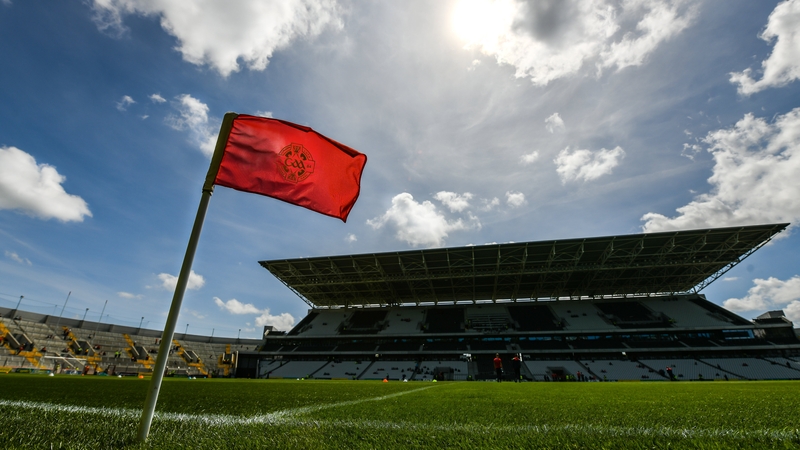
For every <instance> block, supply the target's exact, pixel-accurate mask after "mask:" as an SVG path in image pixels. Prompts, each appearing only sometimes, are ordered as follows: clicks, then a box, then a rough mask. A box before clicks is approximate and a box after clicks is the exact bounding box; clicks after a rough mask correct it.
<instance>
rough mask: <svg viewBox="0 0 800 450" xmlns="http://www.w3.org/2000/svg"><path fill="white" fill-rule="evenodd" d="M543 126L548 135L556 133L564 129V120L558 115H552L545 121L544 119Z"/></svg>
mask: <svg viewBox="0 0 800 450" xmlns="http://www.w3.org/2000/svg"><path fill="white" fill-rule="evenodd" d="M544 126H545V128H547V131H549V132H550V133H555V132H556V131H564V129H565V128H566V127H565V126H564V119H562V118H561V116H559V115H558V113H553V114H552V115H551V116H550V117H548V118H547V119H544Z"/></svg>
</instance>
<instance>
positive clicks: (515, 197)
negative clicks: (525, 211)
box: [506, 191, 525, 208]
mask: <svg viewBox="0 0 800 450" xmlns="http://www.w3.org/2000/svg"><path fill="white" fill-rule="evenodd" d="M506 203H508V205H509V206H511V207H512V208H519V207H520V206H522V205H524V204H525V194H523V193H522V192H512V191H508V192H506Z"/></svg>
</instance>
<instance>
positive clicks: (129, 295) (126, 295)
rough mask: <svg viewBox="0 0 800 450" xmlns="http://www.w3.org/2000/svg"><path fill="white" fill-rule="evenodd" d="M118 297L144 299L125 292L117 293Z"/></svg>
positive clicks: (138, 295) (140, 295) (139, 295)
mask: <svg viewBox="0 0 800 450" xmlns="http://www.w3.org/2000/svg"><path fill="white" fill-rule="evenodd" d="M173 289H174V288H173ZM117 295H118V296H119V297H120V298H124V299H129V300H130V299H134V298H142V297H143V295H142V294H131V293H130V292H124V291H120V292H117Z"/></svg>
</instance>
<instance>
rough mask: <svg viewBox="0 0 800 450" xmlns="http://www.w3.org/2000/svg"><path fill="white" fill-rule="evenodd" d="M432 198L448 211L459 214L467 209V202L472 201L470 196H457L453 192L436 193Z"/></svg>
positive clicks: (468, 194) (466, 194)
mask: <svg viewBox="0 0 800 450" xmlns="http://www.w3.org/2000/svg"><path fill="white" fill-rule="evenodd" d="M433 198H435V199H436V200H439V201H440V202H442V204H443V205H444V206H447V208H448V209H449V210H450V211H452V212H461V211H463V210H465V209H467V208H469V201H470V200H471V199H472V194H470V193H469V192H465V193H463V194H460V195H459V194H456V193H455V192H448V191H440V192H437V193H436V194H435V195H434V196H433Z"/></svg>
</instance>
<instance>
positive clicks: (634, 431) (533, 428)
mask: <svg viewBox="0 0 800 450" xmlns="http://www.w3.org/2000/svg"><path fill="white" fill-rule="evenodd" d="M431 387H433V386H426V387H423V388H419V389H414V390H410V391H404V392H398V393H394V394H389V395H383V396H379V397H371V398H365V399H358V400H349V401H344V402H337V403H327V404H320V405H312V406H306V407H300V408H292V409H286V410H281V411H276V412H273V413H269V414H262V415H256V416H249V417H247V416H245V417H242V416H234V415H225V414H185V413H169V412H159V413H156V417H155V419H156V420H157V421H169V422H189V423H197V424H202V425H206V426H216V427H228V426H242V425H270V426H289V427H297V428H304V427H305V428H319V427H334V428H349V429H360V430H399V431H407V432H425V433H430V432H457V433H469V434H486V435H496V434H497V433H526V434H543V435H546V434H563V433H569V434H571V435H585V436H608V437H613V438H625V437H631V438H635V437H654V438H670V439H676V438H682V439H702V438H723V439H734V440H745V439H766V440H772V441H795V442H796V441H798V440H800V429H797V428H795V429H784V430H777V429H763V430H735V429H725V428H717V429H704V428H672V427H620V426H606V425H592V424H560V425H508V426H491V425H490V426H487V425H481V424H475V423H469V424H458V423H453V424H430V423H415V422H405V421H399V422H398V421H394V422H392V421H379V420H338V419H334V420H331V419H302V418H300V417H298V416H302V415H304V414H309V413H313V412H315V411H320V410H324V409H330V408H337V407H343V406H352V405H357V404H359V403H364V402H372V401H381V400H386V399H390V398H394V397H399V396H402V395H405V394H411V393H414V392H419V391H421V390H425V389H429V388H431ZM0 407H12V408H22V409H33V410H44V411H49V412H58V413H68V414H69V413H74V414H92V415H102V416H112V417H118V418H125V419H136V418H138V417H139V416H140V415H141V411H139V410H137V409H131V408H109V407H88V406H75V405H57V404H52V403H41V402H31V401H24V400H20V401H11V400H0Z"/></svg>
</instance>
